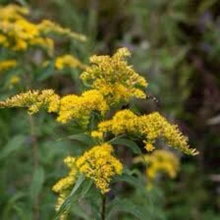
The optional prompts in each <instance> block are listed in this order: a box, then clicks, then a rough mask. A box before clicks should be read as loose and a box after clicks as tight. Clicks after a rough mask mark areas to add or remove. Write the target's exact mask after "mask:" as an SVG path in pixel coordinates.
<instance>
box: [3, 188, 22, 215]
mask: <svg viewBox="0 0 220 220" xmlns="http://www.w3.org/2000/svg"><path fill="white" fill-rule="evenodd" d="M24 197H25V194H24V193H21V192H18V193H16V194H15V195H14V196H12V197H11V198H10V200H9V201H8V203H7V205H6V208H5V209H4V211H3V214H2V216H3V219H9V215H10V214H11V212H12V209H13V208H14V206H15V205H16V204H17V203H18V201H19V200H20V199H22V198H24Z"/></svg>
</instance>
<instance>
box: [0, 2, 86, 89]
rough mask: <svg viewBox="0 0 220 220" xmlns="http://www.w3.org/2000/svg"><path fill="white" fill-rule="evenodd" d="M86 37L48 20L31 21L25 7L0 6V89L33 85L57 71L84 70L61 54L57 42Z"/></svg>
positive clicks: (73, 57)
mask: <svg viewBox="0 0 220 220" xmlns="http://www.w3.org/2000/svg"><path fill="white" fill-rule="evenodd" d="M61 39H62V40H65V41H66V42H70V43H71V41H78V42H80V43H84V42H85V41H86V37H85V36H84V35H82V34H79V33H76V32H73V31H72V30H70V29H68V28H63V27H61V26H60V25H59V24H56V23H54V22H52V21H50V20H42V21H40V22H34V21H32V19H31V11H30V9H29V8H27V7H22V6H19V5H15V4H11V5H8V6H0V47H1V48H0V79H1V87H2V90H3V91H5V92H7V91H8V90H9V89H12V88H14V87H17V88H18V89H19V90H21V89H23V88H27V87H28V88H32V87H33V85H36V81H42V80H45V79H47V78H48V77H51V76H52V75H54V74H56V73H59V74H60V73H62V72H63V70H64V69H65V72H66V73H67V72H68V71H69V73H71V71H74V70H75V69H85V64H83V62H82V61H80V60H79V59H78V58H77V57H76V56H74V55H73V54H72V55H70V54H63V53H66V51H60V50H58V47H57V44H58V43H59V42H61Z"/></svg>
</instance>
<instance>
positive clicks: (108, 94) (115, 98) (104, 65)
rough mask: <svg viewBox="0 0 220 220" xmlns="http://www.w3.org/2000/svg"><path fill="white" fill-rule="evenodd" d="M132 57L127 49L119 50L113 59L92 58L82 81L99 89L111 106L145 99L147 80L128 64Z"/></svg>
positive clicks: (104, 57)
mask: <svg viewBox="0 0 220 220" xmlns="http://www.w3.org/2000/svg"><path fill="white" fill-rule="evenodd" d="M128 56H130V52H129V50H128V49H127V48H121V49H119V50H118V51H117V52H116V53H115V54H114V55H113V56H112V57H110V56H96V55H95V56H92V57H91V58H90V64H91V65H90V66H89V67H87V68H86V70H85V71H84V72H83V73H82V74H81V76H80V78H81V79H82V81H83V82H84V83H86V84H88V85H90V86H91V88H94V89H98V90H99V91H100V92H101V93H102V94H103V95H104V96H105V98H106V100H107V102H108V103H109V105H114V104H117V103H119V102H121V101H126V102H128V101H129V100H130V99H131V98H145V97H146V95H145V93H144V89H145V88H146V87H147V82H146V81H145V79H144V78H143V77H142V76H140V75H139V74H138V73H136V72H135V71H134V70H133V68H132V67H131V66H129V65H128V64H127V61H126V60H125V58H126V57H128Z"/></svg>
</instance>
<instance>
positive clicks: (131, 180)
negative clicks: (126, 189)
mask: <svg viewBox="0 0 220 220" xmlns="http://www.w3.org/2000/svg"><path fill="white" fill-rule="evenodd" d="M113 182H126V183H128V184H129V185H132V186H134V187H135V188H143V190H145V187H144V185H143V184H142V183H141V181H140V180H139V179H138V178H135V177H134V176H132V174H129V173H123V174H122V175H120V176H116V177H115V178H114V180H113Z"/></svg>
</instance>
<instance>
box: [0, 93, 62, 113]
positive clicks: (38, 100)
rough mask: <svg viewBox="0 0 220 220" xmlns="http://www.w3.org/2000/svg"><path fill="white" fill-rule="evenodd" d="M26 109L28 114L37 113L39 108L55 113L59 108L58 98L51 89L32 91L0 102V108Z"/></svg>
mask: <svg viewBox="0 0 220 220" xmlns="http://www.w3.org/2000/svg"><path fill="white" fill-rule="evenodd" d="M14 107H26V108H28V113H29V114H34V113H37V112H38V111H39V110H40V109H41V108H47V109H48V112H56V111H57V110H58V107H59V96H58V95H57V94H55V92H54V91H53V90H52V89H46V90H42V91H38V90H33V91H31V90H30V91H28V92H25V93H20V94H18V95H15V96H12V97H11V98H8V99H7V100H6V101H2V102H0V108H14Z"/></svg>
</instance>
